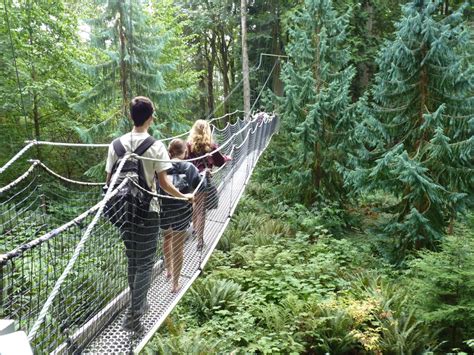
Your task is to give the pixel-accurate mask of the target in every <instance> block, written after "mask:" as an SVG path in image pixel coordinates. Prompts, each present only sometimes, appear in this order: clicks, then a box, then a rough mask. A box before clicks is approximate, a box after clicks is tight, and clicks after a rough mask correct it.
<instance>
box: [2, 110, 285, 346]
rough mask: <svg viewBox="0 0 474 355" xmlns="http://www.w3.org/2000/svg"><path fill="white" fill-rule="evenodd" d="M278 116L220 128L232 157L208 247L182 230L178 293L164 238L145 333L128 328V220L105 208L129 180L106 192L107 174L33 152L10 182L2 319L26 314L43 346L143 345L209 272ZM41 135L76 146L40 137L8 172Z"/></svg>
mask: <svg viewBox="0 0 474 355" xmlns="http://www.w3.org/2000/svg"><path fill="white" fill-rule="evenodd" d="M278 125H279V120H278V118H277V117H275V116H273V117H266V118H265V119H253V120H237V121H236V122H235V123H234V124H227V126H226V127H225V128H224V129H218V128H216V127H214V129H213V134H214V136H215V139H216V141H218V142H219V143H220V146H219V148H218V150H220V151H221V152H222V153H224V154H226V155H230V156H231V157H232V159H231V160H230V161H228V162H227V163H226V164H225V165H224V166H222V167H220V168H218V169H217V170H214V171H213V173H212V175H213V177H212V181H213V182H214V183H215V185H216V187H217V196H216V198H218V207H217V208H216V209H212V210H209V211H208V212H207V214H206V220H205V229H204V247H203V248H197V244H198V240H197V238H195V237H194V236H193V235H192V233H187V234H186V235H185V236H184V237H183V238H182V239H178V240H179V241H180V242H181V243H183V244H182V245H181V247H182V248H183V249H184V257H183V259H182V263H183V266H182V269H181V273H180V278H179V280H180V285H181V287H180V289H179V290H178V292H175V293H173V292H171V280H170V278H169V277H168V275H167V271H166V270H165V267H166V268H168V264H169V262H170V261H169V260H168V259H169V255H168V254H166V250H165V251H164V249H166V246H164V245H162V243H163V238H160V239H159V242H158V246H155V247H156V252H155V259H154V261H155V263H154V266H153V271H152V286H151V288H150V291H149V292H148V302H149V310H148V311H146V312H145V313H144V316H143V317H142V323H143V325H144V328H145V331H144V332H140V333H137V332H127V331H125V330H123V329H122V321H123V318H124V317H125V312H126V311H127V310H126V308H127V305H128V304H129V301H130V296H129V290H128V282H127V260H126V257H125V253H124V250H123V249H124V247H123V243H122V241H121V236H120V232H119V228H116V226H114V225H112V223H110V222H109V220H108V219H107V218H105V217H104V214H103V210H104V206H105V204H106V203H107V202H108V201H110V200H111V199H112V197H113V196H114V195H115V194H117V192H118V191H119V189H120V188H121V186H122V185H123V184H124V182H125V181H126V179H125V180H124V181H122V183H121V184H120V185H119V186H117V187H115V188H113V189H109V190H108V191H107V193H106V194H105V196H104V197H103V198H101V197H100V196H101V195H100V190H101V186H102V185H103V183H94V182H92V183H91V182H81V181H76V180H72V179H69V178H65V177H63V176H61V175H59V174H57V173H56V172H54V171H53V170H52V169H50V168H49V167H48V166H47V165H45V164H44V163H43V162H41V161H38V160H34V161H30V162H31V165H30V167H29V169H28V170H27V171H26V172H25V173H24V174H22V175H21V176H20V177H19V178H17V179H16V180H14V181H13V182H12V183H10V184H8V185H6V186H4V187H1V188H0V236H1V237H0V238H1V239H0V253H1V254H0V309H1V314H0V318H9V319H14V320H16V321H17V325H18V327H19V328H20V329H22V330H25V331H26V332H27V333H28V338H29V340H30V342H31V344H32V346H33V347H34V349H35V352H37V353H55V354H66V353H127V352H136V353H137V352H139V351H140V350H141V349H143V347H144V346H145V344H146V343H147V341H149V340H150V338H151V337H152V335H153V334H154V332H155V331H156V330H157V329H158V328H159V326H160V325H161V324H162V322H163V321H164V320H165V318H166V317H167V316H168V314H169V313H170V312H171V310H172V309H173V308H174V306H175V305H176V304H177V303H178V301H179V300H180V299H181V298H182V297H183V295H184V294H185V293H186V291H187V290H188V289H189V287H190V286H191V285H192V283H193V281H194V280H195V279H196V278H197V277H198V276H199V274H200V273H201V271H202V269H203V267H204V265H205V264H206V263H207V261H208V259H209V258H210V256H211V254H212V252H213V250H214V248H215V247H216V245H217V243H218V241H219V238H220V237H221V235H222V234H223V232H224V231H225V229H226V227H227V224H228V223H229V221H230V218H231V216H232V214H233V212H234V210H235V208H236V206H237V204H238V202H239V200H240V197H241V196H242V193H243V192H244V190H245V187H246V185H247V182H248V180H249V179H250V177H251V175H252V172H253V169H254V167H255V166H256V164H257V161H258V159H259V157H260V156H261V154H262V153H263V151H264V150H265V149H266V147H267V145H268V144H269V142H270V140H271V137H272V136H273V134H274V133H275V132H276V131H277V128H278ZM38 144H45V145H46V144H47V145H53V146H61V145H63V146H69V145H68V144H65V143H49V142H35V141H33V142H30V143H29V144H28V145H27V146H25V148H24V149H22V150H21V151H20V152H19V153H18V154H17V155H16V156H15V157H14V158H13V159H12V160H11V161H10V162H8V163H7V164H5V165H4V166H3V167H2V168H0V174H1V173H3V172H4V171H5V170H6V169H7V168H9V167H10V166H11V165H12V164H13V162H14V161H16V160H18V159H20V158H21V157H22V156H23V155H24V154H25V152H27V150H28V149H29V148H31V147H32V146H34V145H38ZM72 146H73V147H74V146H76V147H78V148H81V147H89V148H103V147H104V146H107V145H87V144H78V145H72ZM129 158H138V159H148V158H141V157H133V156H129ZM122 162H123V163H124V162H125V159H124V160H123V161H122ZM122 166H123V164H121V165H119V167H118V171H120V169H122ZM117 175H118V174H115V175H114V178H115V177H116V176H117ZM114 178H113V179H114ZM111 186H115V185H114V181H112V184H111ZM154 196H155V197H156V198H158V199H162V198H165V197H164V196H160V195H156V194H155V195H154ZM58 206H60V207H58ZM65 206H66V207H65ZM180 213H181V212H180V211H179V210H177V211H176V215H177V217H178V218H182V219H184V218H185V216H184V212H183V213H182V215H180ZM177 260H178V259H174V260H173V261H172V262H173V263H176V262H177Z"/></svg>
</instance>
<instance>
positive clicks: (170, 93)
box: [75, 0, 190, 140]
mask: <svg viewBox="0 0 474 355" xmlns="http://www.w3.org/2000/svg"><path fill="white" fill-rule="evenodd" d="M96 3H97V6H98V9H100V10H101V11H102V12H101V13H100V14H99V16H97V18H95V19H94V20H92V21H90V24H91V27H92V38H91V43H92V45H93V46H95V47H96V48H98V49H99V50H100V53H101V55H102V58H105V61H103V62H101V63H100V64H98V65H92V66H89V65H84V66H83V67H84V68H85V69H86V70H87V71H88V72H89V73H90V74H91V75H92V76H93V77H95V78H96V82H95V85H94V86H93V88H92V89H91V90H89V91H88V92H86V93H84V94H83V95H82V97H81V99H80V101H79V102H78V103H77V104H76V105H75V107H76V109H77V110H79V111H81V112H85V111H87V110H88V109H90V108H93V107H94V106H96V105H106V107H109V108H110V107H117V108H118V107H120V110H119V117H128V105H129V102H130V100H131V98H132V97H133V96H136V95H144V96H148V97H150V98H151V99H152V101H153V102H154V103H155V104H156V107H157V112H158V116H159V117H165V118H169V117H173V112H176V105H177V104H178V103H179V102H180V101H182V100H183V99H185V98H186V97H187V96H188V95H189V94H190V89H189V88H186V87H181V88H180V87H177V88H173V89H171V90H170V89H169V86H170V85H169V84H168V83H167V82H166V75H167V74H169V73H171V72H173V71H175V70H177V66H178V59H175V60H174V61H173V62H169V61H166V60H162V59H163V58H164V57H165V53H164V49H165V47H166V46H167V43H168V42H169V41H170V40H172V39H173V38H172V33H171V32H166V31H163V29H161V28H160V27H159V26H158V25H157V24H156V21H153V19H152V16H151V12H150V9H151V8H150V7H149V4H148V3H147V2H146V1H143V0H131V1H123V0H114V1H105V0H97V1H96ZM166 59H168V60H169V59H170V58H166ZM103 127H104V125H103V124H101V125H99V126H97V127H96V128H97V129H96V130H92V132H94V133H98V132H100V128H103ZM118 128H119V131H121V132H123V131H125V130H128V124H127V121H126V120H123V119H122V120H119V125H118ZM109 132H110V130H109ZM82 133H83V138H84V139H86V140H87V139H90V136H88V134H87V133H91V130H88V131H82Z"/></svg>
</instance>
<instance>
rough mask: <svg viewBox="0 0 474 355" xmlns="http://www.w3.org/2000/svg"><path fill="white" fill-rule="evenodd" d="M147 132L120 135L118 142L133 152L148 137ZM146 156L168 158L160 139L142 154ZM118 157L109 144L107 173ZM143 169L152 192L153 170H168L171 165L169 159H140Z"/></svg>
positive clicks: (153, 185)
mask: <svg viewBox="0 0 474 355" xmlns="http://www.w3.org/2000/svg"><path fill="white" fill-rule="evenodd" d="M148 136H150V135H149V134H148V133H132V132H130V133H127V134H124V135H123V136H122V137H120V142H121V143H122V144H123V147H124V148H125V150H126V151H127V152H133V151H134V150H135V149H137V147H138V146H139V145H140V144H141V143H142V142H143V141H144V140H145V139H146V138H147V137H148ZM143 156H144V157H146V158H153V159H161V160H168V161H169V160H170V157H169V155H168V152H167V151H166V148H165V145H164V144H163V142H161V141H156V142H155V143H154V144H153V145H152V146H151V147H150V148H148V150H147V151H146V152H145V153H144V154H143ZM117 159H118V157H117V154H115V150H114V147H113V144H110V145H109V152H108V155H107V164H106V166H105V171H106V172H107V173H109V174H110V173H111V172H112V168H113V166H114V164H115V162H116V161H117ZM142 162H143V170H144V172H145V178H146V182H147V184H148V186H149V187H150V189H151V190H152V191H153V192H156V182H155V172H156V173H160V172H162V171H164V170H168V169H169V168H171V167H172V165H171V161H169V162H158V161H150V160H142Z"/></svg>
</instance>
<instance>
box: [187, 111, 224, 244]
mask: <svg viewBox="0 0 474 355" xmlns="http://www.w3.org/2000/svg"><path fill="white" fill-rule="evenodd" d="M217 148H218V145H217V144H216V143H215V142H214V139H213V137H212V132H211V126H210V125H209V122H208V121H206V120H197V121H196V122H194V125H193V127H192V128H191V131H190V133H189V137H188V142H187V152H188V154H187V156H186V158H187V159H193V158H199V157H202V158H201V159H197V160H193V164H194V165H195V166H196V167H197V168H198V170H199V172H203V171H204V170H206V174H208V175H207V184H206V189H205V190H204V189H202V191H198V192H197V194H196V200H195V203H194V206H193V216H192V219H193V229H194V233H195V235H196V236H197V240H198V242H197V247H198V249H202V247H203V246H204V227H205V223H206V205H209V202H211V201H207V199H208V198H209V196H208V193H207V191H209V189H210V188H212V182H211V178H210V171H211V170H212V168H213V167H214V166H222V165H224V164H225V163H226V162H227V161H229V160H230V159H231V158H230V157H229V156H226V155H223V154H222V153H221V152H220V151H215V150H216V149H217ZM208 153H211V155H210V156H206V157H204V156H205V155H206V154H208ZM213 198H217V196H213ZM215 202H217V201H215Z"/></svg>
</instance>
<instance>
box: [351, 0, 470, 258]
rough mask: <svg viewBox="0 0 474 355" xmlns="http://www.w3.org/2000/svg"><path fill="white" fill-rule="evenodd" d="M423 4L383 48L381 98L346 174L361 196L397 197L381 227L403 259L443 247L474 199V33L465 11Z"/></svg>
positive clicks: (412, 7) (376, 91) (406, 15)
mask: <svg viewBox="0 0 474 355" xmlns="http://www.w3.org/2000/svg"><path fill="white" fill-rule="evenodd" d="M417 4H418V2H413V3H410V4H408V5H406V6H404V8H403V18H402V19H401V20H400V21H399V22H398V23H397V24H396V28H397V31H396V37H395V39H394V40H392V41H388V42H386V44H385V46H384V47H383V48H382V50H381V51H380V54H379V57H378V59H377V64H378V65H379V68H380V70H379V72H378V74H377V76H376V84H375V86H374V88H373V98H374V102H373V104H372V105H371V106H370V110H369V111H367V110H366V111H364V109H362V112H365V114H364V116H363V117H364V120H363V121H362V122H361V123H360V124H359V126H358V127H357V130H356V132H357V139H358V140H359V141H360V143H361V147H360V151H359V153H358V156H359V165H358V167H357V168H356V169H355V170H354V171H352V172H350V173H348V174H347V176H346V178H347V179H346V182H347V184H348V186H350V187H351V188H353V189H354V190H355V191H357V192H359V193H366V192H367V191H376V190H382V191H384V192H385V193H386V194H388V195H393V196H394V197H395V198H396V201H395V203H394V204H393V205H392V206H389V208H387V209H386V210H385V212H387V213H388V214H389V218H387V219H386V220H385V221H384V222H383V223H381V226H380V229H381V231H380V234H381V236H382V238H383V239H384V242H385V244H386V249H387V251H388V253H389V254H390V255H391V258H392V260H393V261H395V262H402V261H403V259H404V257H405V256H406V255H407V254H408V253H410V251H411V250H413V249H420V248H424V247H427V248H430V249H435V248H436V247H437V246H438V245H439V242H440V240H441V239H442V237H443V235H444V233H445V231H446V227H447V226H448V225H449V224H450V225H451V226H452V223H453V221H454V219H455V218H456V216H457V215H458V214H459V213H460V212H463V211H464V210H465V209H466V207H467V206H469V205H471V204H472V196H473V190H472V187H473V186H474V184H473V180H472V176H474V175H473V174H472V170H473V166H472V159H469V158H468V157H469V156H470V155H472V149H473V139H472V132H471V128H470V126H469V125H470V123H469V122H470V121H472V117H473V116H472V114H473V107H474V98H473V97H472V91H473V86H472V85H473V83H472V80H470V79H469V78H470V77H472V71H473V66H472V64H471V63H469V52H468V50H467V49H466V48H468V44H469V43H470V31H469V29H468V27H467V26H466V24H465V23H463V22H462V16H461V15H462V9H461V10H459V11H456V12H454V13H453V14H451V15H450V16H447V17H440V16H439V15H438V4H439V2H430V3H427V4H426V5H420V4H423V2H421V3H419V4H418V5H417ZM361 103H362V104H363V103H364V102H361Z"/></svg>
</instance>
